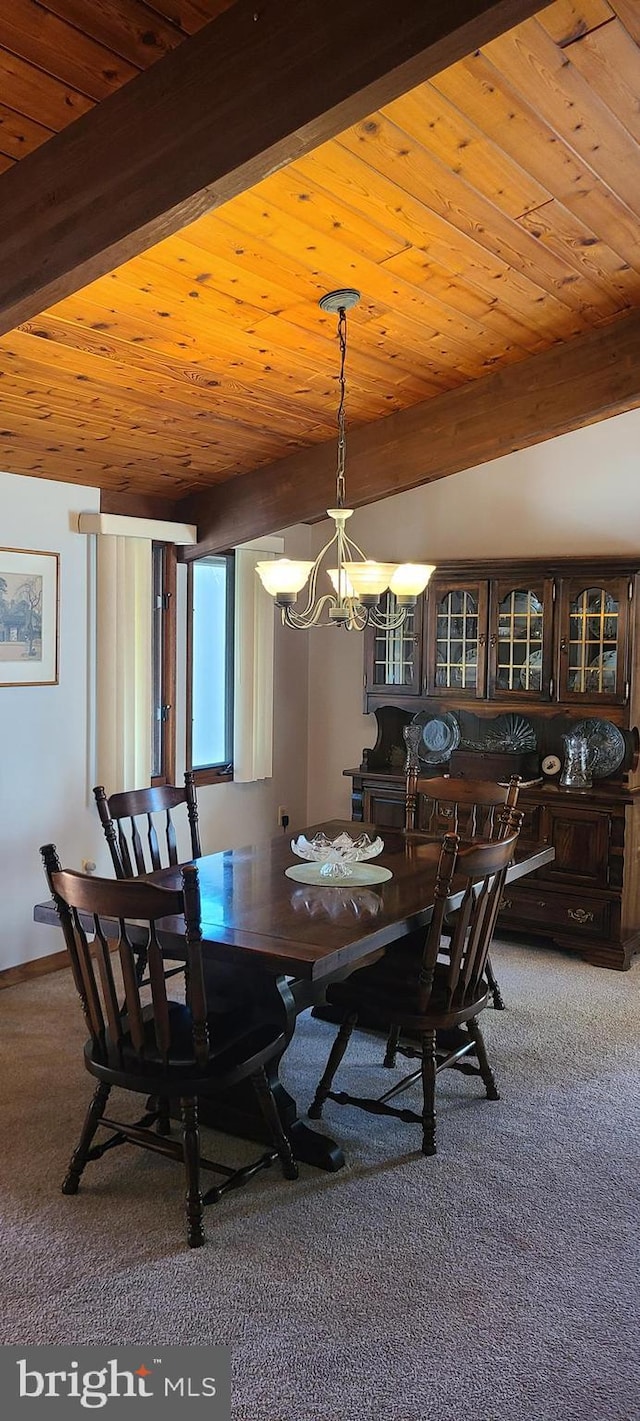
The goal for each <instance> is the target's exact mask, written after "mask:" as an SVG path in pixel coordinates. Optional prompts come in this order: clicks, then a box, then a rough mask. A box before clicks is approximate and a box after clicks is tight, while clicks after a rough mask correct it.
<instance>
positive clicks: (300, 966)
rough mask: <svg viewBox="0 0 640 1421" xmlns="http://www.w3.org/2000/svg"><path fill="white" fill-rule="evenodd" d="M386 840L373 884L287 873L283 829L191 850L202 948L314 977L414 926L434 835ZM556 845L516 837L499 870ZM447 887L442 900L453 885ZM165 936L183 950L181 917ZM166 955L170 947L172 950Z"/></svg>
mask: <svg viewBox="0 0 640 1421" xmlns="http://www.w3.org/2000/svg"><path fill="white" fill-rule="evenodd" d="M357 828H358V833H361V832H364V831H366V832H368V833H369V834H370V835H371V836H372V837H373V835H374V834H375V833H376V829H375V826H374V825H371V824H359V825H358V826H357ZM319 829H324V830H325V832H326V833H327V834H328V835H329V837H330V838H334V837H335V836H336V835H337V834H339V833H341V832H342V831H346V832H347V833H350V834H353V833H354V824H353V822H352V820H350V819H349V820H340V819H334V820H330V821H325V822H324V823H323V824H315V825H312V826H311V827H310V828H309V829H307V830H305V831H304V832H305V833H306V834H307V835H308V837H312V836H313V834H315V833H317V832H318V830H319ZM381 837H382V838H383V839H384V849H383V851H382V853H381V854H380V856H379V858H377V859H375V860H373V861H372V862H373V863H375V864H384V866H385V867H386V868H389V869H390V870H391V873H392V877H391V878H390V879H388V880H387V881H386V882H384V883H379V884H375V885H371V886H368V885H367V886H361V885H360V884H353V885H352V886H349V880H348V879H347V880H345V882H344V886H340V887H334V886H333V885H331V884H327V885H324V884H323V885H322V886H321V887H320V886H318V887H316V886H315V885H310V884H309V885H308V884H302V883H296V882H294V881H293V880H292V879H290V878H287V877H286V875H285V869H286V868H288V867H289V866H290V865H292V864H298V865H300V864H301V862H302V860H300V859H297V858H296V856H295V854H293V853H292V850H291V838H290V836H288V835H282V834H281V835H278V836H277V837H276V838H273V839H271V840H269V841H267V842H266V843H261V844H253V845H249V846H248V847H246V848H242V849H225V850H224V851H223V852H221V853H217V854H206V855H204V856H203V857H202V858H200V859H198V860H197V864H198V870H199V877H200V893H201V901H202V933H203V938H204V940H205V943H206V948H205V957H209V958H210V959H214V960H218V961H224V962H230V963H234V964H236V965H238V966H239V965H240V964H241V963H242V962H243V961H244V962H245V963H246V964H247V965H248V964H249V963H251V964H252V965H255V966H258V967H263V968H266V969H267V970H268V971H269V972H274V971H275V972H277V973H283V974H286V975H287V976H292V977H296V978H299V979H306V980H307V981H310V982H322V981H325V980H329V979H330V978H331V977H335V976H336V975H338V974H340V973H341V972H342V971H345V970H347V971H348V969H349V967H350V966H351V965H352V964H355V963H363V962H364V961H366V959H367V958H368V957H369V956H370V955H374V954H376V953H377V952H379V951H380V950H381V949H382V948H384V947H386V946H387V945H388V944H389V943H390V942H394V941H395V940H396V939H397V938H398V937H402V936H403V935H404V934H405V933H409V932H412V931H413V929H414V928H419V927H424V926H426V925H427V923H428V922H429V920H430V918H431V914H432V911H433V890H434V885H435V876H436V864H437V859H438V853H439V843H437V842H434V841H429V840H421V839H420V840H419V839H416V838H415V837H412V838H407V837H406V836H405V835H404V834H403V833H401V832H400V831H396V830H391V829H387V828H385V829H383V830H382V834H381ZM554 856H555V850H554V849H553V848H549V847H548V846H546V845H542V844H541V845H539V846H536V847H531V846H528V847H523V848H522V849H521V850H520V851H519V853H518V855H517V857H516V861H515V863H514V864H512V866H511V867H510V869H509V870H508V874H507V882H508V883H511V882H513V880H514V879H516V878H521V877H523V875H525V874H528V873H533V872H534V871H535V869H537V868H540V867H541V866H542V865H543V864H545V863H549V862H550V861H551V859H553V858H554ZM147 877H148V879H149V881H151V882H154V883H159V884H164V885H166V886H167V887H168V886H173V885H174V884H179V882H180V870H179V869H176V868H165V869H161V870H160V871H159V872H157V873H153V874H148V875H147ZM453 887H454V892H453V894H452V895H451V898H450V900H449V905H450V908H454V907H455V906H456V903H457V901H459V894H456V892H455V880H454V885H453ZM34 918H35V920H36V922H48V923H57V921H58V919H57V914H56V912H55V908H54V906H53V904H52V903H39V904H37V905H36V908H35V909H34ZM163 928H164V931H163V934H162V937H163V942H164V943H165V944H166V947H167V951H168V952H169V951H170V950H171V948H172V947H173V946H174V944H173V943H172V937H173V934H174V933H175V934H176V942H175V948H176V952H175V956H176V957H179V956H181V952H180V931H181V924H180V923H179V922H177V921H175V920H171V919H166V920H165V922H164V924H163ZM172 955H173V954H172Z"/></svg>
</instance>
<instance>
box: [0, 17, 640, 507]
mask: <svg viewBox="0 0 640 1421" xmlns="http://www.w3.org/2000/svg"><path fill="white" fill-rule="evenodd" d="M226 8H228V3H227V4H226V5H225V4H224V0H218V3H216V0H153V4H149V5H147V4H143V3H141V0H101V3H100V5H94V4H89V3H88V0H46V3H39V0H11V5H10V6H8V7H5V11H6V13H5V11H3V13H2V15H0V98H1V103H0V172H1V171H2V170H4V169H9V168H10V167H11V166H12V165H13V164H14V163H15V162H16V161H17V160H19V159H20V158H21V157H22V156H23V155H25V154H28V153H29V152H30V151H32V150H33V149H34V148H35V147H37V146H39V145H40V144H41V143H43V142H45V141H46V140H47V139H48V138H49V137H50V136H51V134H52V133H53V132H56V131H59V130H60V129H61V128H63V127H64V126H65V125H67V124H68V123H70V122H72V121H73V120H74V119H75V118H77V117H79V116H80V115H81V114H82V113H84V112H86V111H87V110H88V109H89V108H90V107H91V106H92V105H93V104H95V103H98V102H100V101H101V100H102V99H103V98H105V97H106V96H107V95H108V94H109V93H111V92H113V91H114V90H115V89H116V88H118V87H119V86H121V85H123V84H125V83H128V82H131V81H133V82H135V77H136V75H137V74H138V73H139V72H140V71H141V69H143V68H146V67H148V65H149V64H150V63H153V62H154V61H156V60H161V58H162V56H163V55H164V54H165V53H167V52H168V51H169V50H170V49H171V48H173V47H175V46H176V45H177V44H179V43H181V41H182V40H183V39H184V38H185V36H186V35H187V34H188V33H193V32H195V31H196V30H197V29H198V28H199V27H200V26H202V25H204V24H205V23H207V22H208V21H211V20H212V19H215V16H216V15H217V14H219V13H220V12H221V11H223V10H224V9H226ZM639 42H640V0H612V3H608V0H556V3H555V4H553V5H551V6H549V7H548V8H547V9H545V10H542V11H541V12H540V13H539V14H538V15H537V16H536V17H535V18H533V19H531V20H527V21H526V22H525V23H523V24H521V25H519V26H518V27H517V28H516V29H514V30H511V31H510V32H508V33H506V34H504V35H502V36H501V37H500V38H498V39H496V40H494V41H492V42H490V43H488V44H486V45H484V46H483V48H482V49H481V50H478V51H476V52H475V53H473V54H472V55H470V56H469V58H467V59H465V60H463V61H461V62H459V63H457V64H455V65H454V66H453V67H451V68H450V69H448V70H446V71H445V72H443V73H441V74H439V75H437V76H436V77H435V78H434V79H433V80H431V81H430V82H428V83H425V84H422V85H420V86H419V87H418V88H416V89H414V90H413V91H411V92H409V93H407V94H405V95H404V96H403V97H401V98H399V99H397V100H395V101H394V102H392V103H390V104H389V105H388V106H386V107H385V108H383V109H381V110H380V111H379V112H375V113H372V114H371V115H370V116H369V117H367V118H366V119H365V120H364V121H362V122H360V123H358V124H357V125H356V126H355V127H352V128H350V129H349V130H347V131H346V132H343V133H341V134H340V135H339V136H338V137H337V138H336V139H333V140H331V141H330V142H327V143H325V144H323V145H322V146H321V147H319V148H317V149H316V150H315V151H314V152H313V153H311V154H308V155H307V156H305V157H302V158H301V159H299V160H298V161H296V162H294V163H292V164H291V165H290V166H288V167H287V168H285V169H282V170H281V171H280V172H277V173H274V174H272V175H271V176H269V177H268V178H266V179H265V180H264V181H263V182H261V183H260V184H259V185H258V186H256V187H255V188H253V189H252V190H251V191H248V192H246V193H244V194H242V195H241V196H239V197H235V198H233V199H232V200H230V201H229V202H227V203H226V204H225V205H224V206H223V207H221V208H219V209H217V210H216V211H214V212H212V213H210V214H208V215H207V216H205V217H203V218H201V219H200V220H199V221H197V222H195V223H194V224H193V225H191V226H190V227H188V228H186V229H184V230H183V231H182V232H180V233H179V234H178V235H176V236H172V237H170V238H168V239H166V240H165V241H163V242H161V243H159V244H158V245H157V246H155V247H153V248H152V249H151V250H150V251H148V252H147V253H145V254H144V255H143V256H138V257H135V258H134V259H132V260H130V261H128V262H126V263H125V265H123V266H121V267H119V268H118V270H116V271H114V272H112V273H110V274H109V275H107V276H105V277H102V278H101V279H100V280H98V281H94V282H92V283H91V285H89V286H87V287H85V288H84V290H81V291H79V292H77V293H76V294H75V295H73V296H70V297H67V298H66V299H64V300H62V301H60V302H58V304H57V305H55V306H53V307H51V308H50V309H49V310H47V311H44V312H43V313H42V314H41V315H40V316H38V317H34V318H33V319H31V320H29V321H26V322H25V323H24V324H23V325H21V326H20V327H19V328H18V329H16V330H14V331H11V332H10V333H8V334H7V335H5V336H3V337H2V338H0V468H2V469H6V470H8V471H10V472H14V473H20V474H31V475H37V476H41V477H46V478H53V479H62V480H66V481H70V482H78V483H82V484H89V485H94V486H99V487H101V488H102V489H103V490H105V491H106V492H107V493H108V494H109V495H110V496H111V498H112V500H113V499H115V498H116V496H118V495H130V494H136V495H149V496H155V497H158V496H159V497H162V498H164V499H170V500H172V501H176V500H180V499H183V498H185V497H186V496H189V495H194V494H198V493H202V491H203V490H207V489H210V488H211V487H213V486H215V485H217V484H219V483H222V482H225V481H227V480H230V479H233V478H235V477H236V476H238V475H242V474H247V473H249V472H250V471H253V470H256V469H263V468H264V466H266V465H270V464H272V463H274V462H275V461H279V460H282V459H285V458H286V456H288V455H291V454H292V453H294V452H295V451H299V450H304V449H306V448H308V447H309V446H312V445H315V444H319V443H323V442H327V441H332V440H333V439H334V432H335V414H336V401H337V388H336V374H337V361H338V352H337V348H336V341H335V320H334V318H333V317H331V316H326V315H324V314H323V313H322V312H321V311H320V309H319V307H318V304H317V302H318V298H319V297H320V296H321V295H322V294H323V292H326V291H328V290H331V289H333V288H335V287H341V286H347V285H349V286H356V287H357V288H358V289H359V290H360V291H361V293H362V300H361V302H360V304H359V306H358V307H357V308H356V309H355V310H354V311H353V312H352V313H351V315H350V317H349V351H348V365H347V411H348V421H349V429H350V430H351V429H356V428H357V427H358V426H360V425H361V426H364V425H368V424H371V423H372V422H375V421H379V420H381V419H383V418H384V417H385V416H387V415H389V414H392V413H394V412H398V411H402V410H407V409H409V408H411V407H412V406H415V405H418V404H423V403H425V402H430V401H434V400H437V399H438V398H439V397H442V396H443V395H446V394H447V393H448V392H452V391H454V390H456V389H459V388H461V387H463V386H465V385H467V384H469V383H470V382H474V381H477V380H479V379H480V378H481V377H483V376H486V375H487V374H489V373H490V372H495V371H502V370H504V369H505V368H506V367H508V366H512V365H513V366H516V365H517V364H518V363H520V362H524V361H530V360H531V358H532V357H535V356H538V355H541V354H542V353H544V352H546V351H549V350H551V349H552V348H553V347H559V346H561V345H562V344H563V343H565V342H569V341H573V340H575V339H576V338H579V337H581V336H584V335H585V334H586V333H588V332H592V331H594V330H595V329H596V328H599V327H602V326H605V325H607V324H609V323H613V322H616V321H619V320H621V318H623V317H625V316H627V315H628V313H629V312H630V311H631V310H632V309H634V308H637V307H639V306H640V162H639V149H638V144H639V142H640V110H639V107H638V94H639V93H640V50H639V48H638V45H639ZM176 117H177V118H178V116H176ZM1 185H2V177H1V176H0V201H1V193H2V186H1ZM527 368H529V367H527ZM637 402H640V396H639V398H638V401H637Z"/></svg>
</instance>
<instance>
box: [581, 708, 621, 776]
mask: <svg viewBox="0 0 640 1421" xmlns="http://www.w3.org/2000/svg"><path fill="white" fill-rule="evenodd" d="M571 733H572V735H583V736H584V738H585V740H586V742H587V745H588V746H589V749H590V750H591V751H592V752H594V751H595V757H594V765H593V769H592V771H591V773H592V775H593V778H594V779H595V780H603V779H605V778H606V776H607V775H615V772H616V770H619V769H620V766H621V764H622V762H623V760H624V757H625V750H626V746H625V740H624V735H623V734H622V731H621V730H618V727H617V725H612V723H611V721H610V720H579V721H578V722H577V724H576V725H572V726H571Z"/></svg>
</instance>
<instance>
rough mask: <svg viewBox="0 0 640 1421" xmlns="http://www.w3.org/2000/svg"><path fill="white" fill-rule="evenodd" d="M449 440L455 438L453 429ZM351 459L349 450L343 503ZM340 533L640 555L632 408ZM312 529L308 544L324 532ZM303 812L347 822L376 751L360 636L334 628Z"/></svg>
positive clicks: (639, 482) (367, 511)
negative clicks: (354, 773) (355, 775)
mask: <svg viewBox="0 0 640 1421" xmlns="http://www.w3.org/2000/svg"><path fill="white" fill-rule="evenodd" d="M452 438H455V432H452ZM348 489H349V456H348V449H347V501H348ZM351 521H352V524H353V528H350V529H349V531H350V533H352V536H353V537H354V538H355V540H356V542H358V543H359V544H360V545H361V547H362V548H363V550H364V552H365V553H366V554H367V556H369V557H375V558H380V559H388V560H390V561H391V560H397V561H422V562H435V563H437V562H438V561H440V562H442V561H444V560H445V559H447V558H491V557H494V556H495V557H506V556H514V557H520V556H522V557H543V556H544V555H545V554H550V555H551V554H554V555H556V556H566V557H570V556H572V555H574V554H582V553H584V554H586V555H588V556H591V555H594V554H606V553H611V554H617V553H619V554H625V553H629V554H631V555H632V556H633V557H636V556H638V555H640V410H633V411H632V412H630V413H629V414H623V415H618V416H616V417H615V418H614V419H611V420H605V421H603V422H602V423H600V424H594V425H591V426H590V427H589V428H588V429H581V430H577V431H576V432H575V433H573V434H565V435H562V436H561V437H560V438H558V439H551V440H548V441H547V442H546V443H544V444H537V445H535V446H534V447H533V448H531V449H523V450H521V451H520V452H519V453H516V454H509V455H507V456H505V457H504V458H502V459H496V460H494V461H493V462H492V463H489V464H484V465H481V466H480V467H478V468H474V469H466V470H464V472H463V473H459V474H454V475H452V476H451V477H450V478H447V479H440V480H438V481H437V482H436V483H432V484H428V485H426V486H425V487H424V488H419V489H413V490H412V491H411V492H410V493H405V494H398V495H396V496H395V497H394V498H388V499H384V500H382V501H381V502H380V503H375V504H371V505H370V506H369V507H368V508H361V509H358V511H357V513H355V514H354V517H353V519H352V520H351ZM327 526H328V525H327V524H326V523H322V524H321V525H319V526H318V528H317V529H316V530H315V533H316V539H317V541H316V547H317V548H320V547H321V546H322V543H323V542H324V541H326V538H327V536H328V533H327V531H326V530H327ZM310 647H311V661H310V667H309V805H308V808H309V817H310V819H313V820H317V819H322V818H325V817H327V816H328V815H331V814H338V813H340V814H342V815H344V816H346V817H349V816H350V812H351V811H350V803H349V796H350V789H351V781H350V780H348V779H345V778H344V777H343V775H342V771H343V769H345V768H349V767H350V768H353V767H354V766H357V765H359V764H360V761H361V758H362V750H363V747H365V746H370V745H373V744H375V739H376V722H375V719H374V717H373V716H372V715H370V716H365V715H364V714H363V711H362V674H363V648H362V636H361V635H360V634H359V633H357V632H344V631H343V630H342V629H341V628H339V627H331V628H329V629H327V630H323V631H321V632H317V633H316V635H315V637H314V639H313V641H312V642H311V643H310Z"/></svg>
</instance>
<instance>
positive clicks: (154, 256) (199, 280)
mask: <svg viewBox="0 0 640 1421" xmlns="http://www.w3.org/2000/svg"><path fill="white" fill-rule="evenodd" d="M191 230H192V229H191V228H188V227H187V228H185V233H188V232H190V231H191ZM185 233H181V234H180V237H168V238H167V240H166V242H162V243H161V244H160V246H158V247H152V248H151V250H150V251H149V252H146V253H145V255H144V257H139V258H134V263H135V262H140V263H141V265H140V267H139V268H137V267H136V266H135V265H134V263H132V262H127V263H126V264H125V266H126V270H127V272H135V271H136V270H137V269H139V270H140V271H141V272H142V271H143V270H144V269H145V268H146V266H147V263H150V264H151V265H152V266H154V267H155V266H157V267H158V268H159V269H161V270H162V271H163V272H165V273H167V272H170V273H171V272H174V271H176V270H177V269H178V267H179V266H181V267H182V268H183V269H182V272H181V276H182V279H183V280H184V282H185V284H187V285H190V286H191V287H194V286H195V285H196V284H197V286H198V287H203V288H205V289H206V290H210V291H217V290H220V291H222V292H227V293H228V292H229V290H230V288H231V289H233V290H234V295H239V296H240V299H241V300H243V301H244V302H245V304H246V305H248V306H253V308H254V310H255V311H258V312H263V311H264V310H265V306H264V304H263V302H262V301H261V300H260V298H259V295H258V293H259V292H262V293H263V297H264V298H265V299H266V298H268V299H269V300H270V301H271V300H272V301H273V309H269V314H270V315H274V314H275V313H276V311H277V310H278V308H281V307H282V306H284V305H288V304H289V303H290V301H291V297H292V294H294V295H297V296H299V297H300V298H301V299H302V300H305V299H308V297H309V275H308V272H305V271H304V268H301V271H302V272H304V275H305V280H304V282H303V281H302V279H299V280H295V279H292V278H291V276H290V274H289V273H287V272H285V271H284V269H283V270H282V271H281V273H280V276H281V281H276V280H274V279H273V277H270V279H269V283H268V288H267V292H266V293H265V287H264V283H263V281H262V279H261V278H260V277H256V276H255V275H254V274H253V273H252V272H251V271H250V270H249V269H248V268H246V267H244V266H242V265H241V264H240V263H239V262H237V261H236V262H234V261H233V260H229V259H228V258H226V257H221V256H220V254H219V252H218V251H215V250H212V249H211V248H209V250H208V252H207V251H206V250H205V248H204V247H202V246H200V247H199V246H197V245H196V244H195V243H191V242H189V241H185V240H183V239H184V236H185ZM196 258H197V260H196ZM207 266H208V267H211V268H213V269H212V270H203V268H205V267H207ZM287 278H289V280H288V284H287V285H285V284H284V282H285V281H286V280H287ZM292 286H293V287H295V290H294V291H293V293H292ZM235 288H237V291H235ZM252 289H255V296H254V297H253V298H252V297H251V295H246V296H245V295H243V291H245V290H247V291H251V290H252ZM317 289H318V291H320V283H319V282H318V283H317Z"/></svg>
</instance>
